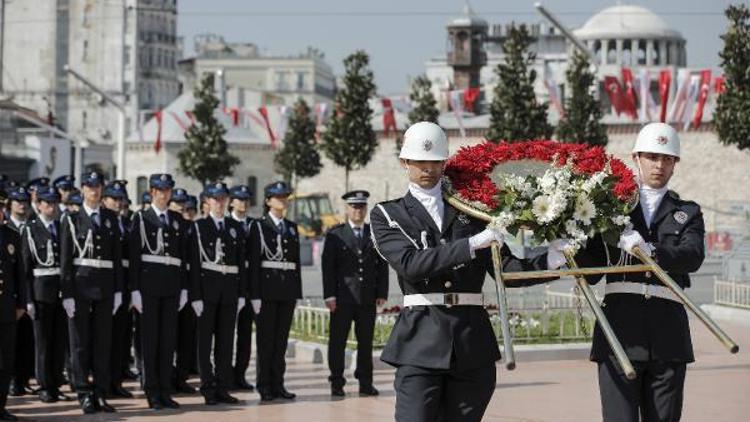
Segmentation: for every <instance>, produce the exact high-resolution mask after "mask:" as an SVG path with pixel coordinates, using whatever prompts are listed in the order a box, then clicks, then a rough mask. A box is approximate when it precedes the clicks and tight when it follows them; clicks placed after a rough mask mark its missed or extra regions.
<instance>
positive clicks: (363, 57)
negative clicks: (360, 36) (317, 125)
mask: <svg viewBox="0 0 750 422" xmlns="http://www.w3.org/2000/svg"><path fill="white" fill-rule="evenodd" d="M369 62H370V58H369V57H368V56H367V53H365V52H364V51H362V50H358V51H356V52H354V53H353V54H351V55H349V56H348V57H346V58H345V59H344V69H345V74H344V79H343V85H344V86H343V87H342V89H341V90H340V91H339V92H338V94H336V104H335V107H334V111H333V116H332V117H331V119H330V121H329V122H328V125H327V128H326V131H325V132H324V133H323V137H322V138H323V139H322V140H321V143H320V149H321V150H322V151H323V153H325V155H326V156H327V157H328V158H330V159H331V161H333V162H334V163H335V164H336V165H337V166H339V167H343V168H344V185H345V188H346V190H349V173H350V172H351V171H352V170H354V169H358V168H361V167H364V166H365V165H367V163H369V162H370V160H371V159H372V156H373V155H374V154H375V149H376V148H377V146H378V140H377V138H376V137H375V131H374V130H373V129H372V125H371V124H370V119H371V118H372V109H371V108H370V105H369V103H368V101H369V99H370V97H372V96H373V95H375V82H374V81H373V79H374V77H373V74H372V70H370V68H369Z"/></svg>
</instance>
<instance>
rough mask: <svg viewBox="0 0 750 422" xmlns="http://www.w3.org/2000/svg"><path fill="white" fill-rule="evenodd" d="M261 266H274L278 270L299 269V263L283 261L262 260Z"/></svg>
mask: <svg viewBox="0 0 750 422" xmlns="http://www.w3.org/2000/svg"><path fill="white" fill-rule="evenodd" d="M260 267H261V268H273V269H276V270H287V271H294V270H296V269H297V263H295V262H282V261H261V262H260Z"/></svg>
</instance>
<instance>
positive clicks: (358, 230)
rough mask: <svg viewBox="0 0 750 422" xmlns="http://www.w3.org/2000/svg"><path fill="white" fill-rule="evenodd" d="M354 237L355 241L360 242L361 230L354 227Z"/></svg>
mask: <svg viewBox="0 0 750 422" xmlns="http://www.w3.org/2000/svg"><path fill="white" fill-rule="evenodd" d="M354 236H356V237H357V240H362V229H360V228H359V227H355V228H354Z"/></svg>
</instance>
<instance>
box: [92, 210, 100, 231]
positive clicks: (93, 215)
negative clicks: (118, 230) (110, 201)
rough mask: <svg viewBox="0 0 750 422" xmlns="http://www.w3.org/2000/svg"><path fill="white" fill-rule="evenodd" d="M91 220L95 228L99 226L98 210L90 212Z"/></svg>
mask: <svg viewBox="0 0 750 422" xmlns="http://www.w3.org/2000/svg"><path fill="white" fill-rule="evenodd" d="M91 221H93V222H94V225H95V226H96V228H99V213H98V212H92V213H91Z"/></svg>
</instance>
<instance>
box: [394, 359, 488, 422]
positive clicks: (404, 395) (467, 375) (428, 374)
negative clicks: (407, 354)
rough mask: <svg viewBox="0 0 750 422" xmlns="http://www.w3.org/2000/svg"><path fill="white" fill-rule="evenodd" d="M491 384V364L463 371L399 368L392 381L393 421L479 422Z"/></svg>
mask: <svg viewBox="0 0 750 422" xmlns="http://www.w3.org/2000/svg"><path fill="white" fill-rule="evenodd" d="M495 380H496V374H495V365H494V364H493V365H490V366H486V367H481V368H477V369H470V370H463V371H459V370H455V369H446V370H442V369H428V368H420V367H417V366H409V365H404V366H400V367H398V369H397V370H396V379H395V381H394V387H395V390H396V421H397V422H434V421H441V422H454V421H461V422H473V421H481V420H482V416H483V415H484V411H485V410H486V409H487V405H488V404H489V402H490V399H491V398H492V393H494V391H495Z"/></svg>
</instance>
